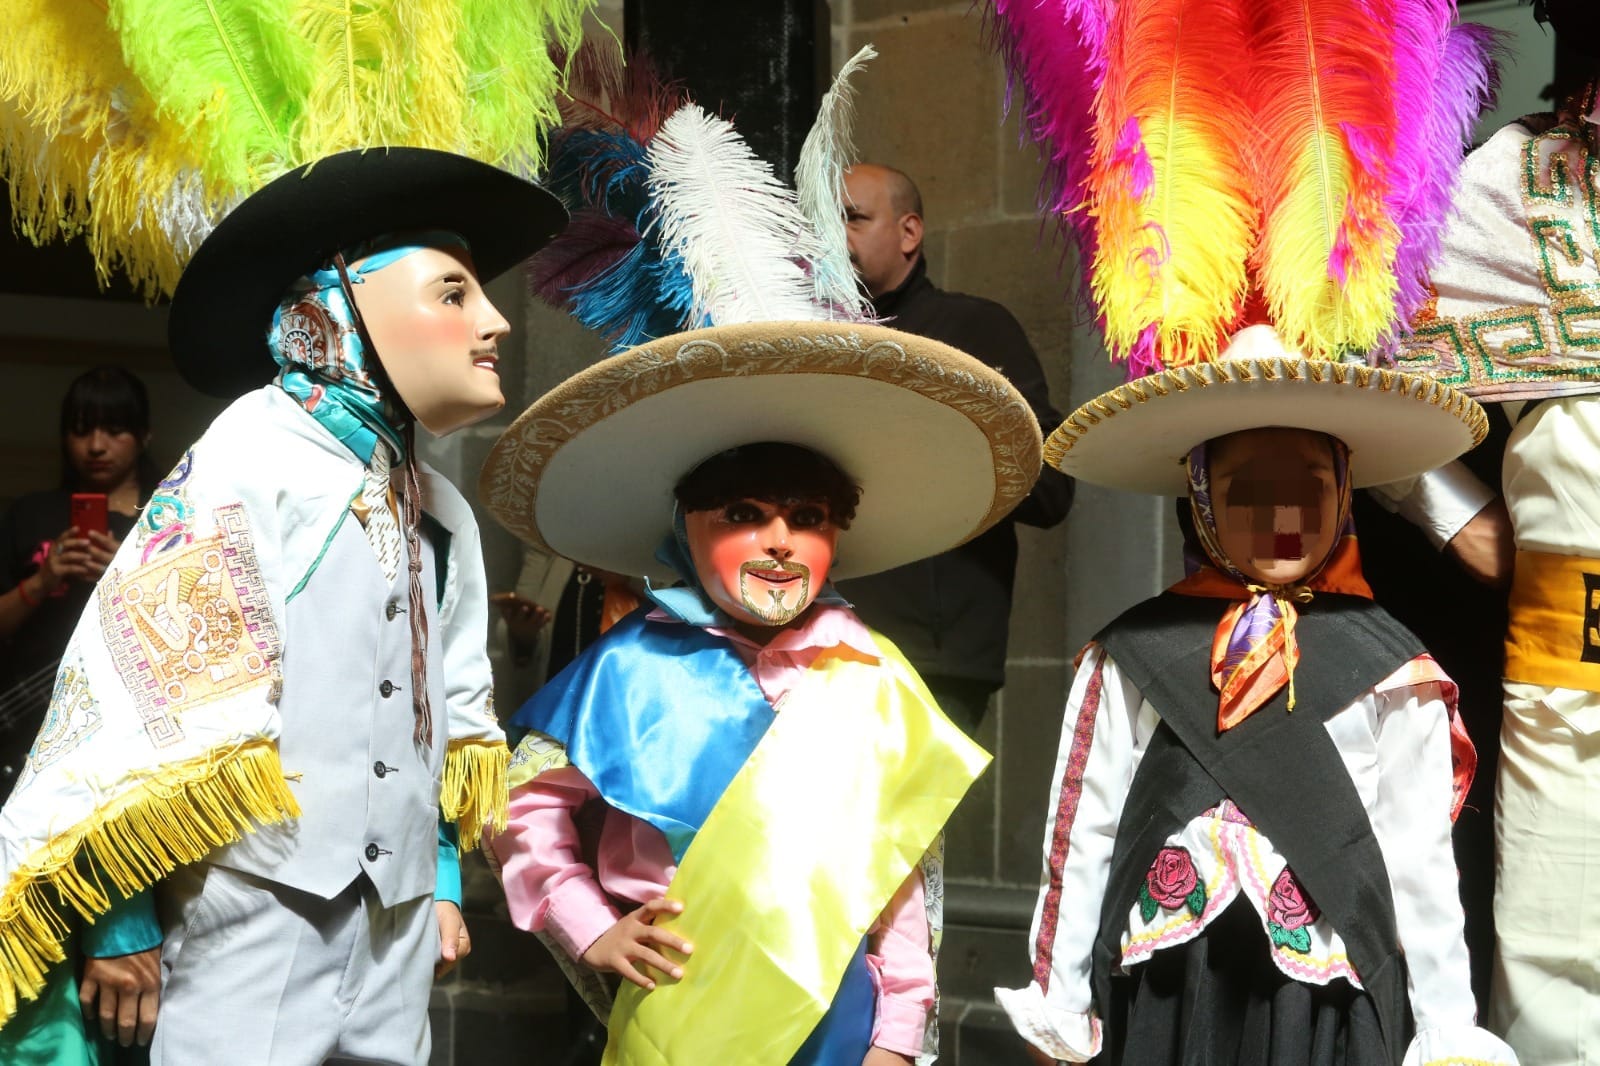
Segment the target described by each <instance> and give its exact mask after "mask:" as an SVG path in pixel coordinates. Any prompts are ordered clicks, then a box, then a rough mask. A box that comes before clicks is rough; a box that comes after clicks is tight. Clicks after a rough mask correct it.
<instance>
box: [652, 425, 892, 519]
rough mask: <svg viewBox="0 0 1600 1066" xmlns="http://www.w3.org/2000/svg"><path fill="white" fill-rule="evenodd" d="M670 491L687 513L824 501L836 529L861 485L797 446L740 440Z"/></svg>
mask: <svg viewBox="0 0 1600 1066" xmlns="http://www.w3.org/2000/svg"><path fill="white" fill-rule="evenodd" d="M673 493H674V494H675V495H676V496H677V498H678V506H679V507H681V508H682V509H683V510H684V511H685V512H689V511H710V510H714V509H716V508H718V507H724V506H726V505H728V504H730V503H733V502H735V501H736V500H764V501H766V502H768V503H798V502H802V501H805V502H814V503H826V504H827V505H828V515H829V518H830V520H831V521H832V522H833V524H834V525H836V526H838V527H839V528H840V529H849V528H850V522H851V521H852V520H853V519H854V518H855V516H856V504H858V503H860V502H861V488H860V486H858V485H857V484H856V483H855V482H853V481H851V480H850V476H849V475H848V474H846V473H845V472H844V471H843V470H841V469H839V467H838V464H836V463H834V461H833V460H831V459H829V458H828V457H827V456H825V455H821V454H819V453H817V452H814V451H812V450H811V449H810V448H804V447H801V446H800V445H798V444H783V443H779V442H776V441H763V442H761V443H759V444H744V445H741V446H739V447H737V448H729V449H728V450H727V451H724V452H718V453H717V454H715V455H713V456H711V457H710V458H709V459H706V460H705V461H704V462H702V463H701V464H700V465H699V466H697V467H695V468H694V469H693V470H691V471H689V472H688V473H687V474H685V475H684V476H683V477H682V478H681V479H679V481H678V484H677V486H676V487H675V488H674V489H673Z"/></svg>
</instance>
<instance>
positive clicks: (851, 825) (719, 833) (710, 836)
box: [605, 633, 989, 1066]
mask: <svg viewBox="0 0 1600 1066" xmlns="http://www.w3.org/2000/svg"><path fill="white" fill-rule="evenodd" d="M873 638H874V640H876V641H877V642H878V645H879V647H880V649H882V650H883V652H884V659H883V660H882V662H881V664H880V663H878V662H875V661H873V660H870V659H861V658H854V657H852V653H851V652H850V651H849V650H848V649H845V648H840V649H834V651H833V652H829V653H824V655H823V657H821V658H819V659H818V660H817V661H816V663H814V664H813V665H812V667H811V669H810V670H808V671H807V672H806V675H805V676H804V677H803V678H802V679H801V681H800V682H799V683H798V684H797V685H796V686H795V687H794V689H793V690H791V692H790V693H789V697H788V699H786V700H785V701H784V702H783V704H782V706H781V708H780V710H779V714H778V716H777V718H776V720H774V722H773V724H772V727H771V728H770V729H769V730H768V731H767V733H766V735H765V736H764V737H762V739H761V743H760V744H759V745H758V746H757V747H756V751H755V754H753V755H752V756H751V757H750V760H749V761H748V762H747V763H745V765H744V768H743V769H741V770H740V771H739V773H738V774H737V775H736V776H735V777H734V779H733V781H732V783H731V784H729V786H728V789H727V791H726V792H724V793H723V794H722V798H721V799H720V800H718V801H717V804H716V806H715V807H713V808H712V810H711V814H710V815H709V816H708V817H707V819H706V822H705V825H703V826H702V827H701V829H700V832H699V833H698V834H697V835H696V836H695V839H694V842H693V843H692V844H690V845H689V850H688V851H687V852H685V853H684V857H683V862H682V863H681V864H680V865H679V866H678V872H677V876H675V877H674V878H673V880H672V884H671V885H670V886H669V887H668V890H667V894H668V895H669V896H670V897H671V898H673V899H676V900H681V901H682V902H683V904H684V911H683V913H682V914H681V915H678V916H677V917H676V918H674V919H672V920H671V921H670V922H666V923H663V924H664V925H665V926H666V927H667V928H670V929H672V930H673V931H674V932H676V933H677V934H678V935H680V936H682V937H684V938H685V939H687V940H688V941H689V942H690V943H691V944H693V945H694V955H693V956H692V957H690V958H688V959H684V960H680V961H682V962H683V967H684V975H683V979H682V980H681V981H677V982H673V981H671V980H670V979H662V978H658V983H657V986H656V989H655V991H653V992H644V991H643V990H642V989H640V988H639V987H638V986H636V985H633V984H627V983H624V985H623V988H622V992H621V993H620V994H619V995H618V997H617V1002H616V1006H615V1007H614V1008H613V1009H612V1012H611V1024H610V1030H611V1039H610V1042H609V1043H608V1044H607V1045H606V1054H605V1064H606V1066H783V1064H785V1063H787V1062H788V1061H789V1059H790V1058H791V1057H792V1056H793V1055H794V1053H795V1052H796V1051H798V1050H799V1048H800V1045H801V1044H802V1043H804V1042H805V1039H806V1037H807V1036H808V1035H809V1034H810V1032H811V1030H812V1029H813V1028H815V1026H816V1024H817V1022H818V1021H819V1020H821V1018H822V1016H823V1014H824V1013H826V1011H827V1009H828V1006H829V1004H830V1003H831V1002H832V1000H833V994H834V991H835V989H836V988H837V987H838V984H839V980H840V978H841V977H842V976H843V975H844V970H845V966H846V964H847V963H848V962H849V961H850V957H851V955H852V954H853V953H854V951H855V949H856V946H857V945H858V944H859V943H860V942H861V938H862V937H863V936H865V935H866V932H867V930H868V929H869V928H870V927H871V926H872V925H873V923H874V922H875V921H876V920H877V918H878V915H879V913H880V912H881V911H882V910H883V908H884V907H886V906H887V905H888V903H889V900H890V899H891V897H893V895H894V893H895V890H896V889H898V888H899V887H900V885H901V883H902V882H904V881H905V879H906V877H907V876H908V875H909V874H910V873H911V870H912V868H913V867H914V866H915V865H916V864H917V863H918V862H919V861H920V860H921V858H922V854H923V852H924V851H925V850H927V848H928V846H929V845H930V844H932V842H933V840H934V838H935V837H936V836H937V835H938V833H939V831H940V829H941V828H942V827H943V826H944V823H945V820H946V819H947V818H948V817H949V816H950V812H951V811H952V810H954V809H955V806H956V804H957V802H959V801H960V799H961V797H962V796H963V795H964V794H965V793H966V791H967V788H968V787H969V786H970V785H971V784H972V782H973V781H975V780H976V779H977V777H978V775H979V774H980V773H982V772H983V770H984V767H986V766H987V765H988V764H989V754H988V753H987V752H985V751H984V750H983V749H982V748H980V747H978V745H976V744H974V743H973V742H972V741H971V740H969V739H968V738H967V736H966V735H965V734H964V733H962V732H961V730H959V729H957V728H956V726H955V725H953V724H952V723H951V722H950V720H949V719H947V718H946V717H945V716H944V715H943V713H941V712H940V711H939V709H938V707H937V706H935V704H934V702H933V698H932V697H931V696H930V695H929V694H928V690H927V687H926V686H924V685H923V683H922V681H921V679H920V678H918V677H917V675H916V672H915V671H914V670H912V668H911V667H910V665H909V664H907V663H906V661H905V660H904V659H903V658H902V657H901V656H900V653H899V652H898V651H897V650H895V649H894V647H893V645H891V644H890V643H889V642H888V641H887V640H885V639H884V638H883V637H881V636H879V635H878V634H876V633H874V634H873Z"/></svg>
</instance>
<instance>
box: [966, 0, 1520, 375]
mask: <svg viewBox="0 0 1600 1066" xmlns="http://www.w3.org/2000/svg"><path fill="white" fill-rule="evenodd" d="M1454 17H1455V4H1454V2H1453V0H1123V2H1120V3H1116V4H1114V5H1113V4H1110V3H1108V2H1105V0H991V6H990V25H991V30H992V34H993V36H994V38H995V40H996V41H997V42H998V44H999V46H1000V50H1001V52H1002V54H1003V56H1004V58H1005V60H1006V62H1007V64H1008V67H1009V68H1010V73H1011V76H1012V83H1013V86H1018V85H1020V86H1021V87H1022V89H1023V91H1024V93H1025V95H1026V100H1027V110H1026V112H1025V126H1026V130H1027V133H1028V135H1029V136H1031V137H1032V138H1033V139H1034V140H1035V141H1036V142H1037V143H1038V144H1039V146H1040V150H1041V153H1042V154H1043V155H1044V157H1045V161H1046V169H1047V175H1046V180H1047V183H1048V186H1047V195H1046V196H1044V197H1042V198H1041V206H1042V207H1043V208H1044V210H1046V211H1047V212H1048V213H1049V214H1051V215H1054V216H1055V217H1056V218H1057V219H1058V220H1059V221H1061V222H1063V224H1064V228H1065V229H1066V230H1067V232H1068V233H1069V234H1070V235H1071V236H1072V237H1073V238H1074V240H1075V243H1076V245H1077V247H1078V250H1079V259H1080V266H1081V268H1082V269H1084V270H1085V272H1086V275H1087V278H1088V281H1089V284H1090V289H1091V293H1092V296H1093V301H1094V306H1095V310H1096V312H1097V313H1098V318H1099V323H1100V326H1101V328H1102V330H1103V332H1104V334H1105V338H1106V344H1107V347H1108V349H1109V350H1110V351H1111V354H1112V356H1113V358H1116V359H1120V360H1126V361H1127V363H1128V369H1129V373H1130V375H1132V376H1138V375H1140V374H1144V373H1148V372H1150V371H1153V370H1159V369H1163V368H1165V367H1169V366H1175V365H1181V364H1184V363H1190V362H1193V361H1195V360H1198V359H1208V358H1211V357H1212V356H1214V355H1215V354H1216V352H1217V351H1218V349H1219V342H1220V341H1221V340H1222V339H1223V338H1225V337H1226V336H1227V335H1229V334H1230V333H1232V332H1233V331H1235V330H1237V329H1238V328H1239V327H1241V326H1243V325H1246V324H1248V323H1249V322H1250V321H1253V320H1259V318H1261V317H1263V316H1264V317H1267V318H1269V319H1271V321H1272V322H1273V323H1274V324H1275V325H1276V327H1277V329H1278V331H1279V333H1280V335H1281V336H1282V337H1283V340H1284V342H1285V343H1286V344H1288V345H1289V346H1290V347H1291V348H1294V349H1297V350H1299V351H1301V352H1303V353H1304V354H1305V355H1307V356H1310V357H1313V358H1322V359H1342V358H1349V357H1352V356H1356V357H1360V356H1366V357H1369V358H1381V357H1382V353H1383V352H1384V350H1385V345H1386V343H1387V342H1388V341H1389V340H1390V339H1391V338H1392V336H1393V333H1394V330H1395V329H1396V327H1397V326H1398V325H1399V324H1400V323H1401V322H1403V321H1404V320H1405V317H1406V315H1407V314H1408V313H1409V312H1410V310H1412V309H1413V308H1414V307H1415V305H1416V304H1417V302H1418V301H1419V300H1420V298H1421V293H1422V292H1423V278H1424V276H1425V272H1426V269H1427V267H1428V265H1429V261H1430V260H1431V258H1432V256H1433V255H1434V253H1435V252H1436V250H1437V247H1438V233H1439V227H1440V225H1442V222H1443V219H1444V216H1445V213H1446V211H1447V209H1448V206H1449V201H1450V197H1451V194H1452V190H1453V188H1454V183H1455V175H1456V171H1457V169H1458V168H1459V166H1460V163H1461V159H1462V156H1463V154H1464V151H1465V148H1466V138H1467V134H1468V131H1469V129H1470V127H1471V124H1472V120H1473V118H1474V117H1475V116H1476V114H1477V113H1478V112H1479V111H1480V110H1481V109H1482V108H1483V107H1484V106H1485V105H1486V104H1487V102H1488V101H1489V98H1490V96H1491V93H1492V87H1493V63H1492V58H1493V55H1492V53H1493V50H1494V41H1493V35H1492V34H1490V33H1488V32H1487V31H1484V30H1483V29H1482V28H1480V27H1471V26H1456V25H1452V22H1453V19H1454Z"/></svg>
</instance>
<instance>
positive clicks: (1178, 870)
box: [1139, 846, 1206, 922]
mask: <svg viewBox="0 0 1600 1066" xmlns="http://www.w3.org/2000/svg"><path fill="white" fill-rule="evenodd" d="M1158 907H1159V908H1160V909H1161V910H1169V911H1175V910H1177V909H1178V908H1179V907H1187V908H1189V913H1190V914H1192V915H1194V916H1195V917H1196V918H1198V917H1200V915H1202V914H1204V913H1205V909H1206V886H1205V882H1203V881H1201V880H1200V875H1199V873H1197V872H1196V871H1195V868H1194V858H1193V856H1191V855H1190V854H1189V849H1188V848H1177V847H1170V846H1169V847H1165V848H1162V849H1161V850H1160V851H1158V852H1156V857H1155V861H1154V862H1152V863H1151V864H1150V869H1149V871H1148V872H1147V873H1146V874H1145V875H1144V883H1143V884H1142V885H1140V886H1139V914H1140V916H1141V917H1143V918H1144V920H1145V921H1147V922H1148V921H1152V920H1154V919H1155V916H1156V910H1157V908H1158Z"/></svg>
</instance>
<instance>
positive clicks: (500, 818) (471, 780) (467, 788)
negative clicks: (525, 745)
mask: <svg viewBox="0 0 1600 1066" xmlns="http://www.w3.org/2000/svg"><path fill="white" fill-rule="evenodd" d="M510 762H511V751H510V750H509V749H508V748H507V747H506V746H505V742H504V741H499V740H493V741H490V740H452V741H451V742H450V750H449V751H448V752H447V753H446V754H445V757H444V785H443V787H442V788H441V789H440V790H439V811H440V813H442V814H443V815H444V816H445V818H446V820H448V821H452V822H455V823H456V831H457V832H458V833H459V835H460V840H461V850H463V851H471V850H472V849H473V848H475V847H477V846H478V843H479V841H480V840H482V839H483V830H484V828H485V827H488V828H490V829H493V830H494V831H495V832H497V833H498V832H499V831H500V830H502V829H504V828H505V827H506V807H507V804H508V802H509V800H508V798H507V791H506V767H507V765H508V764H509V763H510Z"/></svg>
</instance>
